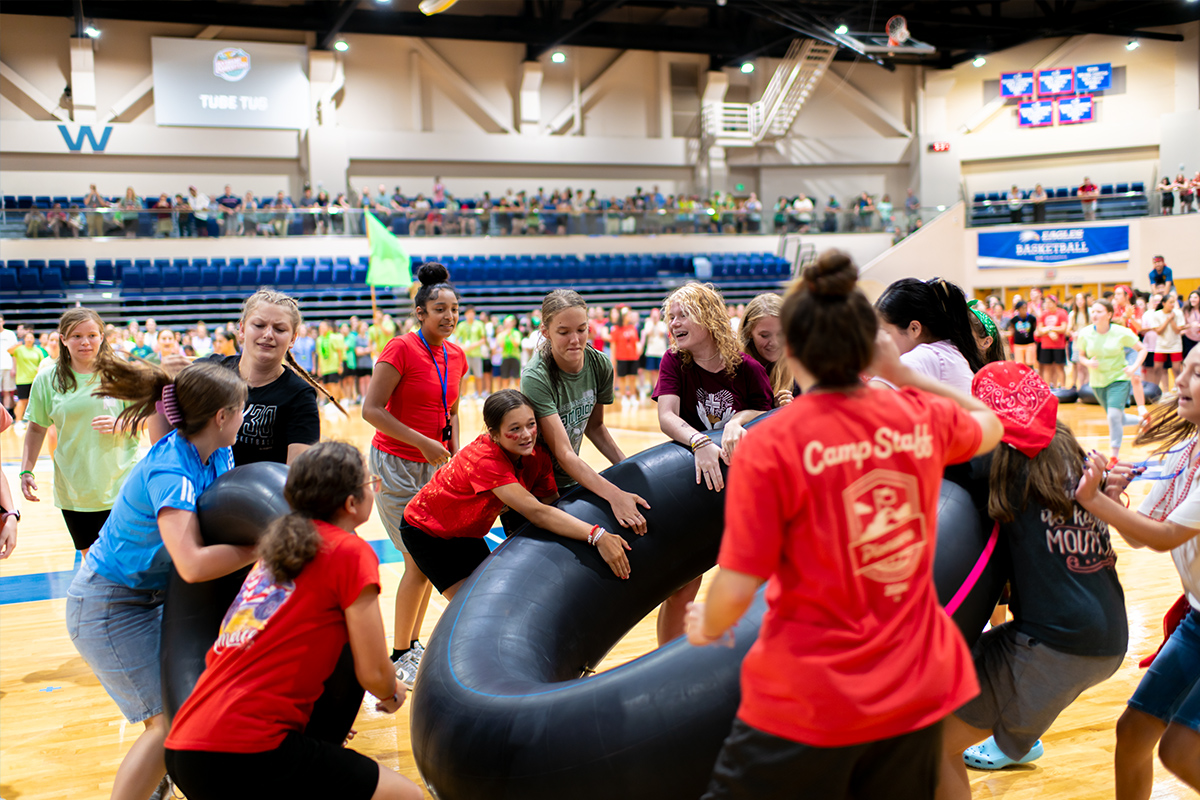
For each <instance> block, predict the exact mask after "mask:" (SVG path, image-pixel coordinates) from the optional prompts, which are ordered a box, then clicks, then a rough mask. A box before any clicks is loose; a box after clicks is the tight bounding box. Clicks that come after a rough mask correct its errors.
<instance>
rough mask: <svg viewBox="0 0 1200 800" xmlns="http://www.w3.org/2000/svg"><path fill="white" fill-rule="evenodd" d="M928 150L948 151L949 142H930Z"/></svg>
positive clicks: (936, 151)
mask: <svg viewBox="0 0 1200 800" xmlns="http://www.w3.org/2000/svg"><path fill="white" fill-rule="evenodd" d="M929 152H931V153H948V152H950V143H949V142H930V143H929Z"/></svg>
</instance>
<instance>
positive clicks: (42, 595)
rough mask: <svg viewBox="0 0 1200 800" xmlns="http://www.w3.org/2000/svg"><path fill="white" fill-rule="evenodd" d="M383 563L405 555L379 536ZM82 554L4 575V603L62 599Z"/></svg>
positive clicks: (494, 540)
mask: <svg viewBox="0 0 1200 800" xmlns="http://www.w3.org/2000/svg"><path fill="white" fill-rule="evenodd" d="M484 541H485V542H487V546H488V549H489V550H495V549H496V547H497V546H499V544H500V543H501V542H503V541H504V528H502V527H500V526H497V527H495V528H492V529H491V531H489V532H488V534H487V536H485V537H484ZM367 544H369V545H371V549H372V550H374V551H375V555H377V556H378V557H379V563H380V564H395V563H399V562H403V561H404V554H403V553H401V552H400V551H399V550H397V549H396V546H395V545H393V544H392V541H391V539H375V540H373V541H369V542H367ZM79 563H80V559H79V553H78V552H76V553H75V564H74V566H72V568H71V569H67V570H63V571H61V572H37V573H32V574H29V575H10V576H8V577H5V578H0V606H4V605H11V604H13V603H33V602H36V601H38V600H60V599H62V598H64V597H66V596H67V587H69V586H70V585H71V580H72V579H74V577H75V572H76V571H77V570H78V569H79Z"/></svg>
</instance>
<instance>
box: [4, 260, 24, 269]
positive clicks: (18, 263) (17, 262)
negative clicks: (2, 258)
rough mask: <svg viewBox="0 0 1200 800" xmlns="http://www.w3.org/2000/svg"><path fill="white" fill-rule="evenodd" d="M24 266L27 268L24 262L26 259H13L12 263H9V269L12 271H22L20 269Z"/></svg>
mask: <svg viewBox="0 0 1200 800" xmlns="http://www.w3.org/2000/svg"><path fill="white" fill-rule="evenodd" d="M23 266H25V260H24V259H19V258H14V259H12V260H11V261H9V262H8V267H9V268H10V269H20V268H21V267H23Z"/></svg>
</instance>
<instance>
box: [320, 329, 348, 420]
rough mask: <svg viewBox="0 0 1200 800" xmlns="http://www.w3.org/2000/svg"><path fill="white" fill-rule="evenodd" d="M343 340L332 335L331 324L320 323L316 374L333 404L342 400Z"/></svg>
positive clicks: (344, 345)
mask: <svg viewBox="0 0 1200 800" xmlns="http://www.w3.org/2000/svg"><path fill="white" fill-rule="evenodd" d="M345 347H346V342H345V340H344V339H343V338H342V337H341V336H339V335H338V334H337V333H334V329H333V323H332V322H330V321H329V320H326V321H324V322H322V323H321V325H320V327H319V329H318V334H317V374H318V375H320V376H321V385H322V386H324V387H325V392H326V394H328V395H329V396H330V397H332V398H333V399H334V401H335V402H337V401H340V400H341V399H342V370H343V369H344V364H345Z"/></svg>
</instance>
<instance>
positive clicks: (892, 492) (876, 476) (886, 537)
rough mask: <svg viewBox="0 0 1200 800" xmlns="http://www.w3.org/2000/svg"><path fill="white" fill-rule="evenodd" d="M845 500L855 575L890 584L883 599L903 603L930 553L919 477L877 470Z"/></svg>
mask: <svg viewBox="0 0 1200 800" xmlns="http://www.w3.org/2000/svg"><path fill="white" fill-rule="evenodd" d="M842 500H843V502H844V503H845V508H846V518H847V519H848V520H849V522H850V557H851V561H852V563H853V564H854V572H855V574H856V575H863V576H865V577H866V578H869V579H870V580H873V581H877V582H879V583H884V584H887V586H886V587H885V588H884V595H886V596H887V597H891V598H893V599H895V600H899V599H900V596H901V595H903V594H904V593H905V592H906V591H907V590H908V588H909V583H908V579H909V578H911V577H912V575H913V573H914V572H916V570H917V566H918V564H919V563H920V561H921V557H922V554H923V551H924V549H925V540H926V537H925V515H924V514H922V513H921V503H920V491H919V488H918V486H917V479H916V477H915V476H913V475H908V474H905V473H902V472H893V471H891V470H882V469H877V470H873V471H872V472H870V473H868V474H867V475H864V476H863V477H862V478H859V479H858V480H857V481H855V482H854V483H852V484H851V485H850V486H849V487H847V488H846V490H845V491H844V492H843V493H842Z"/></svg>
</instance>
